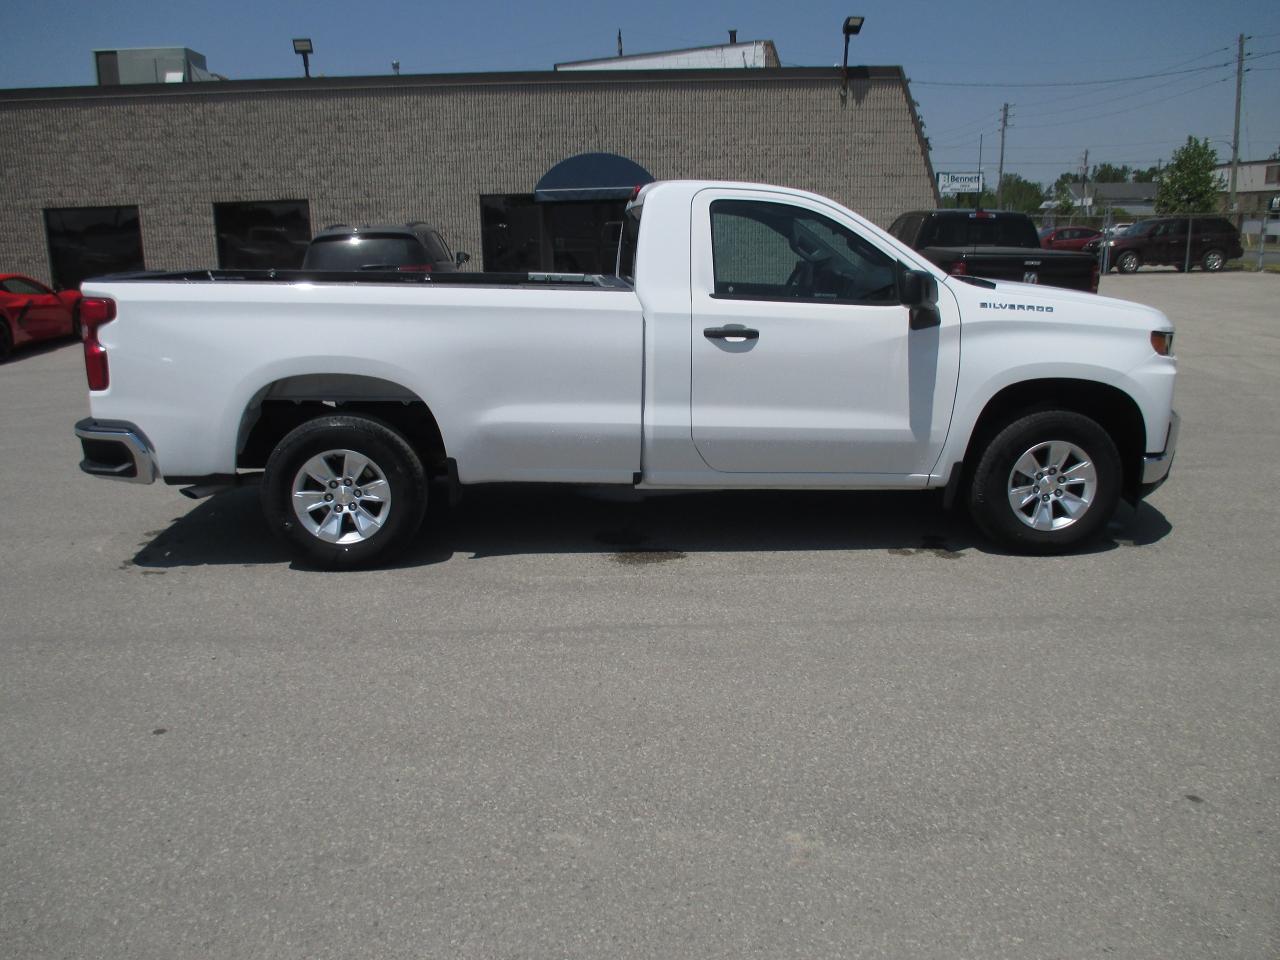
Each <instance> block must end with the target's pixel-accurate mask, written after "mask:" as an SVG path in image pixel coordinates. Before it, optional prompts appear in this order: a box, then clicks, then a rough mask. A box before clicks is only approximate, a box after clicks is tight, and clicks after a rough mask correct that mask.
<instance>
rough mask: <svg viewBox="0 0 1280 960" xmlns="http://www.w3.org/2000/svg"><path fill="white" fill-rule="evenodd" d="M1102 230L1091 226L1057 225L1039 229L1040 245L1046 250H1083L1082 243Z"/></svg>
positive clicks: (1100, 234) (1096, 235) (1099, 233)
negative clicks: (1055, 227) (1051, 228)
mask: <svg viewBox="0 0 1280 960" xmlns="http://www.w3.org/2000/svg"><path fill="white" fill-rule="evenodd" d="M1100 236H1102V231H1100V230H1095V229H1093V227H1058V228H1057V229H1056V230H1041V231H1040V246H1042V247H1043V248H1044V249H1046V250H1083V249H1084V245H1085V244H1086V243H1088V242H1089V241H1090V240H1092V239H1093V238H1094V237H1100Z"/></svg>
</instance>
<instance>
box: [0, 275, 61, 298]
mask: <svg viewBox="0 0 1280 960" xmlns="http://www.w3.org/2000/svg"><path fill="white" fill-rule="evenodd" d="M4 288H5V290H7V291H8V292H9V293H17V294H21V295H23V296H40V295H42V294H46V293H49V292H50V291H48V290H46V289H45V288H44V287H42V286H40V285H39V284H38V283H32V282H31V281H30V280H22V279H19V278H18V277H10V278H9V279H8V280H6V281H5V282H4Z"/></svg>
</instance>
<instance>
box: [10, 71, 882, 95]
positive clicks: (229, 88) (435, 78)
mask: <svg viewBox="0 0 1280 960" xmlns="http://www.w3.org/2000/svg"><path fill="white" fill-rule="evenodd" d="M849 77H850V79H853V80H884V81H890V82H905V77H904V74H903V71H902V67H899V66H865V67H850V68H849ZM840 78H841V71H840V68H839V67H769V68H761V67H744V68H708V69H699V70H683V69H682V70H563V71H555V70H539V71H524V72H518V71H505V72H491V73H436V74H409V75H404V74H401V75H399V76H397V75H389V76H386V75H374V76H360V77H312V78H310V79H307V78H304V77H290V78H274V79H265V80H208V81H201V82H197V83H180V84H176V83H147V84H120V85H116V86H105V87H104V86H96V85H90V86H78V87H19V88H14V89H9V90H0V104H6V103H7V104H21V103H36V102H59V101H64V102H72V101H94V100H147V99H153V100H163V99H167V98H172V97H207V96H227V95H235V94H257V93H341V92H344V91H371V90H377V91H385V92H394V91H406V90H414V89H430V88H449V87H495V86H496V87H501V86H551V87H554V86H582V85H594V86H633V85H636V84H673V83H720V84H742V83H758V84H769V83H775V84H776V83H788V82H805V81H815V80H830V81H832V82H838V81H839V80H840Z"/></svg>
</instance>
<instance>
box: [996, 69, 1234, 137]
mask: <svg viewBox="0 0 1280 960" xmlns="http://www.w3.org/2000/svg"><path fill="white" fill-rule="evenodd" d="M1230 79H1231V78H1230V77H1223V78H1221V79H1219V80H1214V81H1212V82H1213V83H1226V82H1227V81H1228V80H1230ZM1195 89H1196V90H1202V89H1204V87H1203V85H1200V86H1197V87H1196V88H1195ZM1193 92H1194V91H1192V90H1184V91H1183V93H1193ZM1168 101H1169V96H1168V94H1165V95H1163V96H1161V97H1159V98H1157V99H1155V100H1146V101H1143V102H1142V103H1135V104H1134V105H1133V106H1130V107H1125V108H1124V109H1123V110H1112V111H1111V112H1110V113H1095V114H1093V115H1092V116H1089V117H1081V118H1079V119H1078V120H1060V121H1058V122H1057V123H1031V124H1023V125H1022V127H1021V129H1023V130H1043V129H1046V128H1048V127H1061V126H1063V125H1064V124H1070V123H1083V122H1085V121H1087V120H1104V119H1106V118H1107V117H1118V116H1120V115H1121V114H1122V113H1132V112H1133V111H1134V110H1141V109H1142V108H1144V107H1151V106H1155V105H1156V104H1157V103H1168Z"/></svg>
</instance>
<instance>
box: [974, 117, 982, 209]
mask: <svg viewBox="0 0 1280 960" xmlns="http://www.w3.org/2000/svg"><path fill="white" fill-rule="evenodd" d="M982 186H983V184H982V134H978V196H977V199H976V200H974V202H973V207H974V209H975V210H980V209H982Z"/></svg>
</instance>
